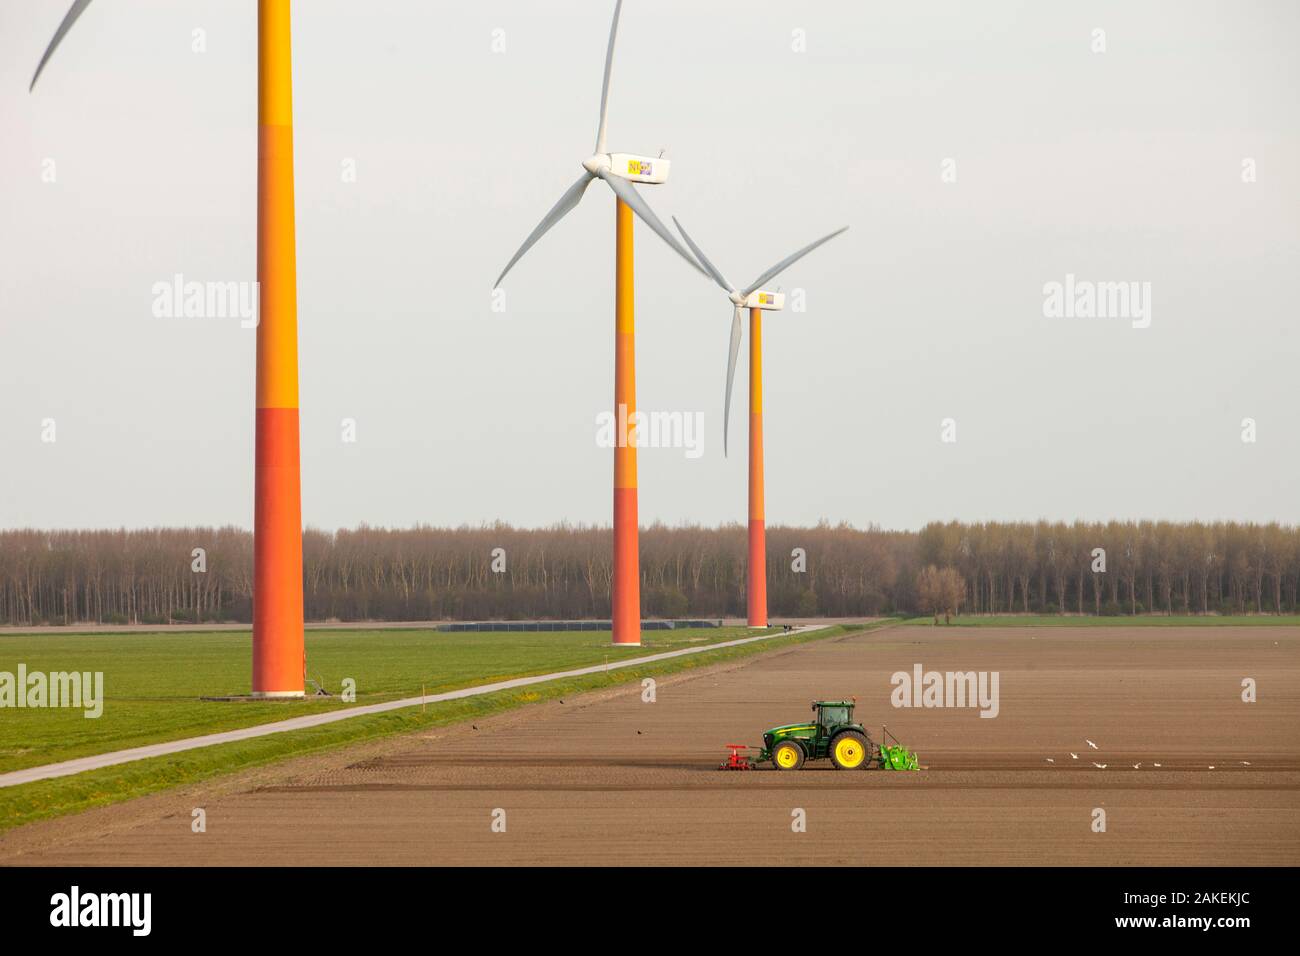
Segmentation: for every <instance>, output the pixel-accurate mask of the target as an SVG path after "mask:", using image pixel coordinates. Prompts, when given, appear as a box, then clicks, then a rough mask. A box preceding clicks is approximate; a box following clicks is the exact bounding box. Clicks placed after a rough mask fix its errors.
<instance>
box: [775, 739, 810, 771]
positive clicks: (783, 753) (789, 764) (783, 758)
mask: <svg viewBox="0 0 1300 956" xmlns="http://www.w3.org/2000/svg"><path fill="white" fill-rule="evenodd" d="M772 766H774V767H776V769H777V770H798V769H799V768H800V767H802V766H803V748H802V747H800V746H799V745H798V744H797V743H795V742H794V741H793V740H786V741H782V742H781V743H779V744H777V745H776V748H775V749H774V750H773V751H772Z"/></svg>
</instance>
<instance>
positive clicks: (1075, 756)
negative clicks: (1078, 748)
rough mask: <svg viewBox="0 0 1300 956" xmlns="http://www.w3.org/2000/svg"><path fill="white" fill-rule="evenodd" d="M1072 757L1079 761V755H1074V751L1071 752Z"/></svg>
mask: <svg viewBox="0 0 1300 956" xmlns="http://www.w3.org/2000/svg"><path fill="white" fill-rule="evenodd" d="M1070 756H1071V757H1073V758H1074V759H1075V760H1078V759H1079V755H1078V754H1077V753H1074V752H1073V751H1071V752H1070Z"/></svg>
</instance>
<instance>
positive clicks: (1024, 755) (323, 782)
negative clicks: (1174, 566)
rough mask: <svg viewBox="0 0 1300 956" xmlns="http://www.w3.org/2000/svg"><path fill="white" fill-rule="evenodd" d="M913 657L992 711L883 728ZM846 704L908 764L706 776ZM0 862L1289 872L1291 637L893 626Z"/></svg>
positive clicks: (415, 739) (406, 750)
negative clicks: (954, 677) (199, 818)
mask: <svg viewBox="0 0 1300 956" xmlns="http://www.w3.org/2000/svg"><path fill="white" fill-rule="evenodd" d="M917 663H920V664H922V665H923V666H924V668H925V669H926V670H937V671H970V670H976V671H998V672H999V673H1000V688H999V689H1000V713H999V715H998V716H997V717H996V718H994V719H985V718H980V717H979V715H978V711H977V710H975V709H969V708H968V709H897V710H896V709H894V708H893V707H892V706H891V705H890V694H891V691H892V687H891V686H890V675H891V674H892V673H894V672H895V671H907V672H909V673H910V672H911V671H912V668H913V665H914V664H917ZM1245 677H1251V678H1254V679H1255V680H1256V682H1257V685H1258V701H1257V702H1256V703H1250V704H1248V703H1243V702H1242V700H1241V681H1242V679H1243V678H1245ZM850 695H856V696H857V698H858V701H859V708H858V710H859V719H860V720H862V721H863V722H864V723H865V724H867V726H868V728H869V729H870V730H871V731H872V734H873V736H875V737H878V736H879V730H878V728H879V727H880V725H881V723H882V722H883V723H885V724H887V725H888V726H889V728H890V730H892V731H893V732H894V733H895V734H897V735H898V736H899V737H900V738H901V739H902V740H904V741H905V742H906V743H907V744H908V745H909V746H911V747H912V748H914V749H916V750H917V751H919V752H920V754H921V763H922V765H923V766H924V767H925V768H926V769H925V770H923V771H921V772H918V773H889V772H883V771H875V770H872V771H861V772H840V771H835V770H834V769H832V768H831V766H830V764H829V762H826V761H819V762H815V763H810V764H808V765H806V766H805V768H804V769H803V770H801V771H799V772H797V773H788V774H786V773H778V772H776V771H774V770H771V769H766V768H765V769H763V770H759V771H755V772H751V773H721V772H718V771H717V770H716V769H715V768H716V766H717V764H718V763H719V762H720V760H721V759H722V757H723V755H724V753H725V751H724V748H723V746H722V745H723V744H726V743H732V742H750V743H757V742H758V740H759V735H760V733H761V731H762V729H763V728H765V727H768V726H771V725H773V724H778V723H787V722H791V721H796V720H802V719H804V718H805V717H806V716H807V715H808V702H809V701H810V700H812V699H814V698H818V697H823V698H824V697H840V696H850ZM1086 740H1092V741H1093V742H1094V743H1096V744H1097V745H1098V749H1096V750H1094V749H1092V748H1091V747H1089V745H1088V744H1087V743H1086V742H1085V741H1086ZM1071 751H1073V752H1074V753H1075V754H1077V755H1078V759H1073V758H1071V756H1070V752H1071ZM1047 758H1052V760H1054V761H1055V762H1054V763H1049V762H1048V759H1047ZM1094 762H1096V763H1102V764H1105V765H1106V767H1105V769H1099V768H1097V767H1094V766H1093V763H1094ZM1156 763H1159V764H1161V766H1160V767H1159V768H1157V767H1155V766H1154V765H1155V764H1156ZM1134 764H1140V769H1134V767H1133V765H1134ZM1211 766H1213V768H1214V769H1210V767H1211ZM199 806H201V807H204V808H205V809H206V811H207V832H206V833H202V834H195V833H192V832H191V830H190V820H191V815H190V811H191V809H192V808H194V807H199ZM497 808H500V809H502V810H504V811H505V818H506V825H507V826H506V832H505V833H494V832H493V831H492V827H491V824H492V814H493V811H494V810H495V809H497ZM796 808H799V809H802V810H803V811H804V812H805V815H806V819H807V831H806V832H804V833H795V832H792V830H791V821H792V812H793V811H794V810H795V809H796ZM1094 808H1101V809H1104V810H1105V811H1106V824H1107V825H1106V832H1104V833H1094V832H1093V831H1092V822H1093V811H1094ZM0 862H2V863H7V864H15V863H18V864H22V863H27V864H177V865H190V864H192V865H202V864H208V865H211V864H341V865H349V864H357V865H364V864H381V863H382V864H413V865H429V864H573V865H581V864H624V863H626V864H641V865H644V864H725V863H731V864H772V863H790V864H820V865H824V864H834V863H853V864H870V863H891V864H897V863H903V864H909V863H910V864H993V865H1006V864H1010V865H1015V864H1090V865H1130V864H1146V865H1229V864H1231V865H1256V864H1287V865H1296V864H1297V863H1300V628H1282V627H1278V628H1273V627H1248V628H1232V627H1206V628H1154V627H1144V628H1122V627H1107V628H1095V629H1093V628H1088V629H1085V628H1008V629H984V628H980V629H957V628H953V629H944V628H937V629H934V628H911V627H906V628H904V627H896V628H891V629H887V630H883V631H877V632H874V633H870V634H865V635H860V636H854V637H849V638H842V639H837V640H828V641H819V642H814V643H811V644H808V645H804V646H801V647H798V648H794V649H790V650H786V651H778V652H773V653H768V654H762V655H759V656H756V657H753V658H748V659H746V660H744V661H741V662H738V663H733V664H728V665H721V666H718V667H714V668H709V669H707V670H703V671H698V672H694V673H691V674H687V675H682V676H678V677H674V678H670V679H665V680H663V681H661V682H660V684H659V686H658V694H657V701H656V702H655V703H653V704H649V703H642V702H641V695H640V688H639V687H629V688H624V689H620V690H616V691H605V692H601V693H598V694H589V695H585V696H583V697H581V698H579V699H569V700H567V701H566V703H564V704H560V703H558V702H552V703H547V704H541V705H536V706H532V707H527V708H524V709H522V710H518V711H514V712H512V713H509V714H505V715H502V716H500V717H496V718H492V719H490V720H486V721H481V722H479V724H478V729H477V730H475V729H473V728H472V726H471V725H468V724H465V725H460V726H457V727H454V728H446V729H441V730H438V731H436V732H432V733H426V734H420V735H416V736H408V737H402V738H395V739H390V740H386V741H382V742H380V743H374V744H366V745H362V746H358V747H351V748H348V749H346V750H343V751H339V752H338V753H335V754H332V755H329V756H325V757H320V756H317V757H309V758H301V759H298V760H294V761H289V762H286V763H283V764H280V765H278V766H276V767H272V768H263V769H260V770H257V771H251V772H248V773H244V774H240V775H237V776H232V777H229V778H226V779H224V780H222V781H219V782H216V783H213V784H208V785H203V786H199V787H194V788H187V789H186V790H184V791H174V792H171V793H167V794H160V795H157V796H154V797H149V798H146V799H143V800H137V801H133V802H131V803H128V804H123V805H120V806H116V807H108V808H104V809H102V810H95V811H91V812H88V813H83V814H80V815H78V816H75V817H70V818H65V819H61V820H54V821H49V822H46V823H40V824H34V825H32V826H28V827H24V828H22V829H19V830H16V831H13V832H11V833H9V834H5V835H4V836H0Z"/></svg>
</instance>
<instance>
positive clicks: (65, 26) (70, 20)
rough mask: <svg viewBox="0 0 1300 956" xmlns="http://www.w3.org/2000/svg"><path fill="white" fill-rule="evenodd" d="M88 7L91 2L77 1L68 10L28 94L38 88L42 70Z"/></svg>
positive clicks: (46, 51)
mask: <svg viewBox="0 0 1300 956" xmlns="http://www.w3.org/2000/svg"><path fill="white" fill-rule="evenodd" d="M88 6H90V0H76V2H74V3H73V4H72V6H71V7H70V8H69V9H68V12H67V13H65V14H64V15H63V22H62V23H60V24H59V28H58V29H57V30H55V31H54V39H53V40H51V41H50V45H49V46H47V47H46V48H45V55H44V56H43V57H41V62H40V63H38V64H37V66H36V72H35V73H34V74H33V75H32V82H31V84H30V85H29V86H28V87H27V92H28V93H30V92H31V91H32V89H33V88H34V87H35V86H36V81H37V80H38V79H39V78H40V75H41V70H43V69H45V64H46V63H47V62H48V61H49V59H50V57H51V56H53V55H54V50H55V48H56V47H57V46H58V45H59V44H60V43H61V42H63V38H64V37H65V36H67V33H68V31H69V30H71V29H72V25H73V24H74V23H76V22H77V17H79V16H81V15H82V14H83V13H84V12H85V11H86V7H88Z"/></svg>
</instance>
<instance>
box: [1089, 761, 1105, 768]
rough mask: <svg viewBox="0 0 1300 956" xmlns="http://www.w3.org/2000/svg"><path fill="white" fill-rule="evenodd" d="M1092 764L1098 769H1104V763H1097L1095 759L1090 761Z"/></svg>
mask: <svg viewBox="0 0 1300 956" xmlns="http://www.w3.org/2000/svg"><path fill="white" fill-rule="evenodd" d="M1092 765H1093V766H1094V767H1096V768H1097V769H1098V770H1105V769H1106V765H1105V764H1104V763H1097V761H1095V760H1094V761H1093V762H1092Z"/></svg>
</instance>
